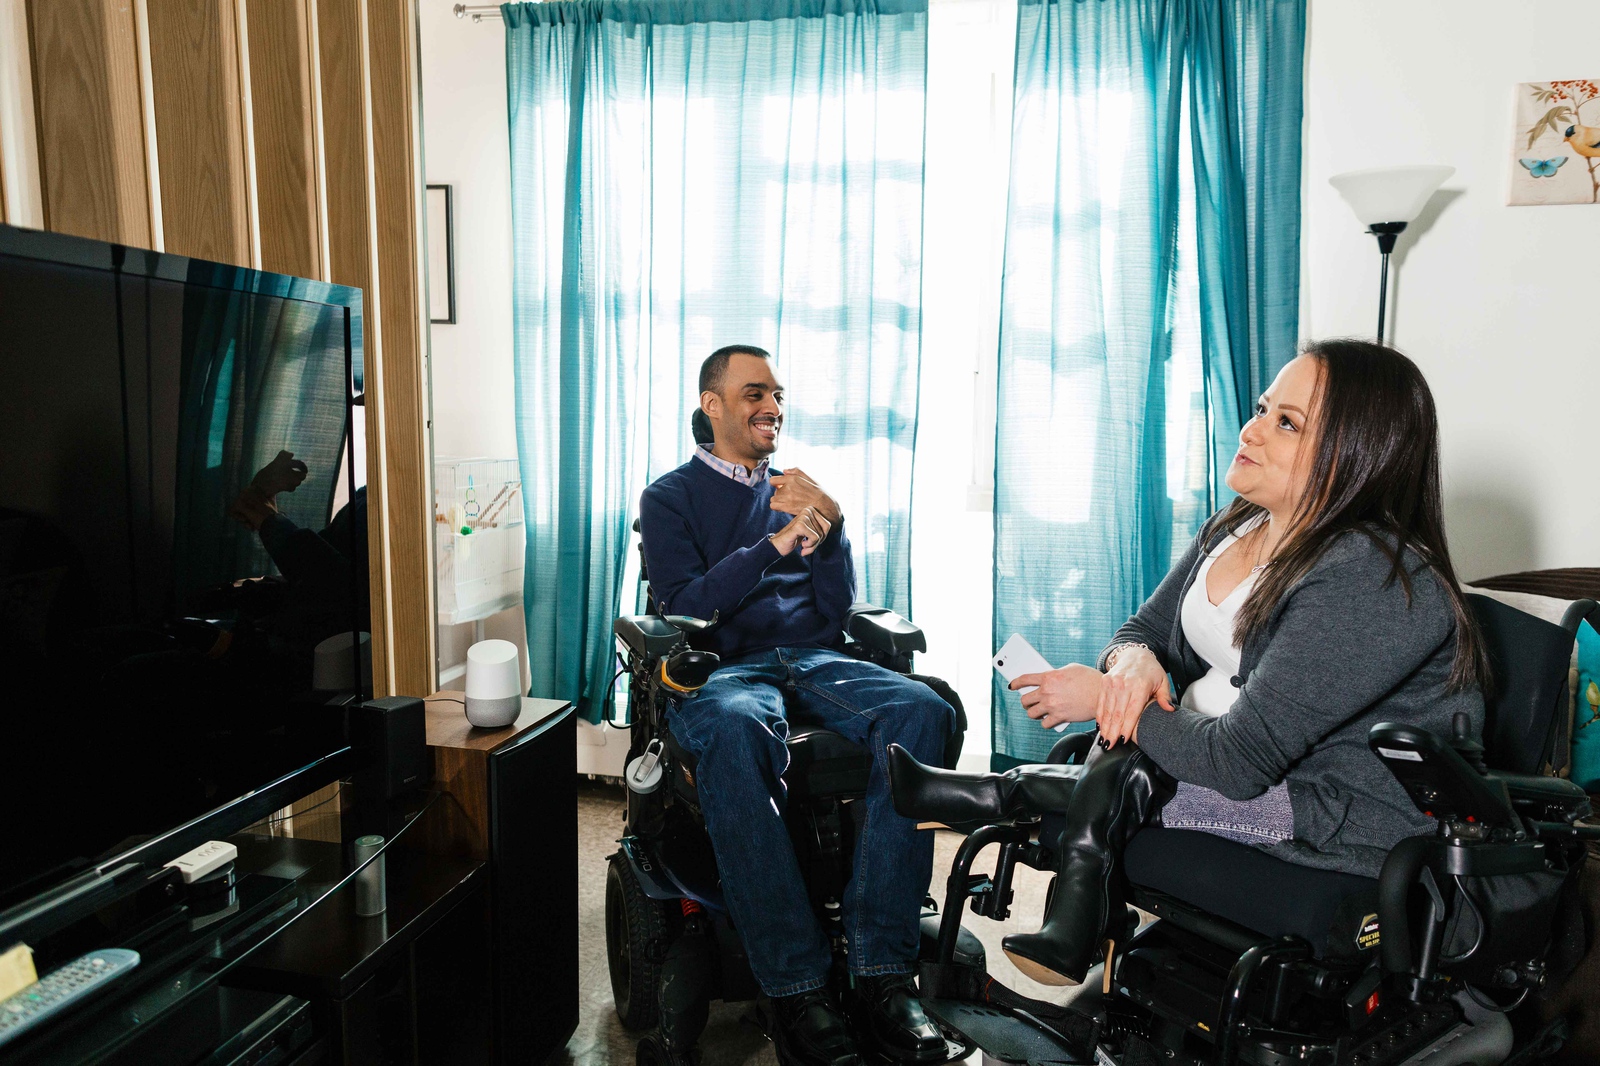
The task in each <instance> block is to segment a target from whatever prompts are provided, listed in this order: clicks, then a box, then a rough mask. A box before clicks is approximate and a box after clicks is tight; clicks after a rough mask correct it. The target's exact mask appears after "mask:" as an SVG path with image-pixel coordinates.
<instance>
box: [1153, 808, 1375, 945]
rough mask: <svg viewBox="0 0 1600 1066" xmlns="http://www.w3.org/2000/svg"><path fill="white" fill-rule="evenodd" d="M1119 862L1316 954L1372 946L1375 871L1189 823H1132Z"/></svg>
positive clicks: (1199, 904)
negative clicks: (1293, 854) (1286, 854)
mask: <svg viewBox="0 0 1600 1066" xmlns="http://www.w3.org/2000/svg"><path fill="white" fill-rule="evenodd" d="M1124 858H1125V864H1124V869H1125V870H1126V872H1127V877H1128V880H1129V881H1130V882H1131V883H1132V884H1133V885H1135V886H1137V887H1143V888H1149V889H1154V890H1155V891H1157V892H1160V893H1162V894H1164V895H1166V896H1171V897H1173V898H1175V899H1177V900H1178V901H1180V902H1182V903H1187V904H1189V905H1190V906H1193V907H1195V908H1197V909H1199V910H1202V911H1205V912H1208V913H1210V914H1214V915H1216V916H1217V917H1219V918H1225V919H1227V920H1228V921H1230V922H1233V923H1234V924H1236V925H1242V926H1244V927H1245V928H1246V929H1250V930H1253V931H1255V932H1257V933H1260V934H1262V935H1263V936H1268V937H1278V936H1298V937H1303V938H1304V939H1305V940H1307V941H1309V942H1310V944H1311V947H1312V949H1313V950H1314V951H1315V952H1316V953H1317V954H1318V955H1319V956H1323V957H1329V958H1354V957H1356V956H1359V955H1362V954H1365V953H1366V952H1367V951H1369V950H1372V949H1375V948H1376V946H1377V938H1376V936H1375V935H1374V932H1375V929H1376V920H1377V911H1378V882H1377V880H1376V879H1375V878H1371V877H1360V876H1357V875H1355V874H1346V873H1339V872H1337V871H1331V870H1315V869H1312V868H1311V867H1309V866H1297V865H1295V864H1294V863H1290V862H1284V861H1283V860H1282V859H1279V858H1275V857H1273V856H1271V855H1268V854H1267V853H1266V852H1264V851H1261V850H1259V849H1257V848H1253V847H1251V846H1249V845H1248V844H1240V843H1237V842H1236V841H1232V840H1228V839H1226V838H1224V837H1219V836H1214V835H1212V834H1211V833H1202V832H1199V831H1198V830H1193V829H1160V828H1150V829H1143V830H1140V831H1139V832H1138V833H1137V834H1135V836H1134V838H1133V840H1132V841H1131V842H1130V843H1129V845H1128V848H1127V851H1126V853H1125V856H1124Z"/></svg>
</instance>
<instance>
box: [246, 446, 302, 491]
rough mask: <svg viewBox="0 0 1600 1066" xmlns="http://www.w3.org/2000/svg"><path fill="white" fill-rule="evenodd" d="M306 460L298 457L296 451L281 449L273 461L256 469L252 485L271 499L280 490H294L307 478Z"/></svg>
mask: <svg viewBox="0 0 1600 1066" xmlns="http://www.w3.org/2000/svg"><path fill="white" fill-rule="evenodd" d="M306 473H307V469H306V464H305V461H304V460H301V459H296V458H295V457H294V452H285V451H280V452H279V453H278V454H277V456H276V457H274V458H273V460H272V462H270V463H268V464H267V465H266V466H264V467H262V468H261V469H260V470H257V471H256V476H255V477H253V478H251V479H250V487H251V488H253V489H255V490H256V491H257V492H259V493H260V494H261V495H262V496H265V497H266V498H267V499H268V500H271V499H272V498H273V497H274V496H276V495H277V494H278V493H280V492H293V491H294V490H295V489H297V488H299V487H300V483H301V482H302V481H304V480H305V479H306Z"/></svg>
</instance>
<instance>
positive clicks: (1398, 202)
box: [1328, 167, 1456, 226]
mask: <svg viewBox="0 0 1600 1066" xmlns="http://www.w3.org/2000/svg"><path fill="white" fill-rule="evenodd" d="M1455 172H1456V168H1455V167H1374V168H1372V169H1370V170H1349V171H1346V172H1345V173H1343V174H1335V175H1334V176H1333V177H1331V178H1329V179H1328V184H1329V185H1332V186H1333V187H1334V188H1335V189H1338V190H1339V195H1340V196H1342V197H1344V202H1345V203H1347V204H1349V205H1350V210H1352V211H1354V212H1355V213H1356V218H1358V219H1360V220H1361V224H1362V225H1364V226H1373V225H1377V224H1379V223H1383V222H1412V221H1414V220H1415V219H1416V217H1417V216H1418V215H1419V214H1421V213H1422V205H1423V204H1426V203H1427V202H1428V197H1430V196H1432V195H1433V194H1434V191H1435V190H1437V189H1438V188H1439V186H1440V185H1443V184H1444V180H1445V179H1446V178H1448V177H1449V176H1450V175H1452V174H1454V173H1455Z"/></svg>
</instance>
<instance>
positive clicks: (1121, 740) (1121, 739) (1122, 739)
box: [1117, 737, 1128, 744]
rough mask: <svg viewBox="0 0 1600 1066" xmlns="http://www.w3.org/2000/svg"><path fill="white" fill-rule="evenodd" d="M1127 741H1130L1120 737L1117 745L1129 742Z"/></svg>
mask: <svg viewBox="0 0 1600 1066" xmlns="http://www.w3.org/2000/svg"><path fill="white" fill-rule="evenodd" d="M1127 739H1128V738H1127V737H1118V738H1117V743H1118V744H1122V743H1125V742H1126V741H1127Z"/></svg>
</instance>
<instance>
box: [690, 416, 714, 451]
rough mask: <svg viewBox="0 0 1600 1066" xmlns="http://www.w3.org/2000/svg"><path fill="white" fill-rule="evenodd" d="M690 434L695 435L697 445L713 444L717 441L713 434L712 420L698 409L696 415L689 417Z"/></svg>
mask: <svg viewBox="0 0 1600 1066" xmlns="http://www.w3.org/2000/svg"><path fill="white" fill-rule="evenodd" d="M689 432H691V433H693V434H694V442H695V443H696V444H711V443H714V441H715V438H714V437H713V436H712V434H711V419H710V418H708V417H707V416H706V413H705V412H704V411H702V410H700V408H698V407H696V408H695V409H694V414H692V415H690V416H689Z"/></svg>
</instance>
